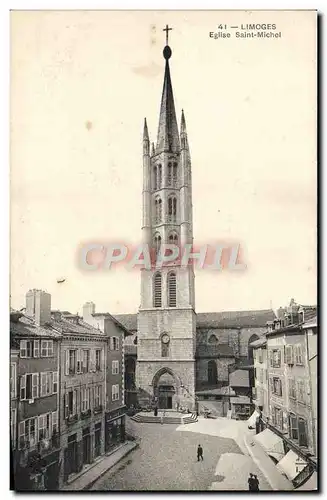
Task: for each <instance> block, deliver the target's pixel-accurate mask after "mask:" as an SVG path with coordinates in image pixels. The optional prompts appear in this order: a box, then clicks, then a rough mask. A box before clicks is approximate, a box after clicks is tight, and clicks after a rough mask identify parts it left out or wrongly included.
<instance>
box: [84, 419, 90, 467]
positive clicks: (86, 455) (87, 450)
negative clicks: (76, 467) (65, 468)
mask: <svg viewBox="0 0 327 500" xmlns="http://www.w3.org/2000/svg"><path fill="white" fill-rule="evenodd" d="M90 462H91V434H90V427H86V428H85V429H83V464H89V463H90Z"/></svg>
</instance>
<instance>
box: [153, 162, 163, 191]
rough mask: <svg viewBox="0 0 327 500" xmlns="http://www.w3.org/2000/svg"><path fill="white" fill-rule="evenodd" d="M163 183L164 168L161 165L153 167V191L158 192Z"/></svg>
mask: <svg viewBox="0 0 327 500" xmlns="http://www.w3.org/2000/svg"><path fill="white" fill-rule="evenodd" d="M161 182H162V167H161V164H159V165H155V166H154V167H153V189H154V191H157V189H161Z"/></svg>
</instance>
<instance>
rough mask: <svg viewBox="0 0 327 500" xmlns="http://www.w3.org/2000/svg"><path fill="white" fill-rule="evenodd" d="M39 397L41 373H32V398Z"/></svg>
mask: <svg viewBox="0 0 327 500" xmlns="http://www.w3.org/2000/svg"><path fill="white" fill-rule="evenodd" d="M38 397H39V374H38V373H33V374H32V399H35V398H38Z"/></svg>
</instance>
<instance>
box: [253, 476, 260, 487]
mask: <svg viewBox="0 0 327 500" xmlns="http://www.w3.org/2000/svg"><path fill="white" fill-rule="evenodd" d="M253 486H254V489H253V491H260V488H259V479H258V478H257V475H256V474H254V478H253Z"/></svg>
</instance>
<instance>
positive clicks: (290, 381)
mask: <svg viewBox="0 0 327 500" xmlns="http://www.w3.org/2000/svg"><path fill="white" fill-rule="evenodd" d="M251 347H252V348H253V350H254V368H255V383H254V388H253V401H254V404H255V409H256V415H257V422H256V437H255V440H256V441H257V442H259V443H260V444H261V446H262V447H263V448H264V450H265V451H266V453H267V455H268V456H269V457H270V458H271V459H272V460H273V461H274V462H275V463H276V466H277V468H278V469H279V470H280V471H281V472H282V473H283V474H285V475H286V477H287V478H288V479H289V480H290V481H291V482H292V483H293V485H294V487H295V488H297V489H299V490H301V489H302V488H303V489H304V488H305V489H307V490H309V489H310V488H311V489H317V470H318V425H317V405H318V389H317V376H318V371H317V368H318V323H317V307H315V306H301V305H299V304H296V303H295V301H294V299H292V300H291V302H290V305H289V306H287V307H285V308H283V307H280V308H279V309H278V311H277V318H276V319H275V320H274V321H270V322H268V325H267V332H266V335H265V336H264V337H263V338H261V339H259V340H257V341H255V342H253V343H252V345H251ZM253 423H254V422H253Z"/></svg>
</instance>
